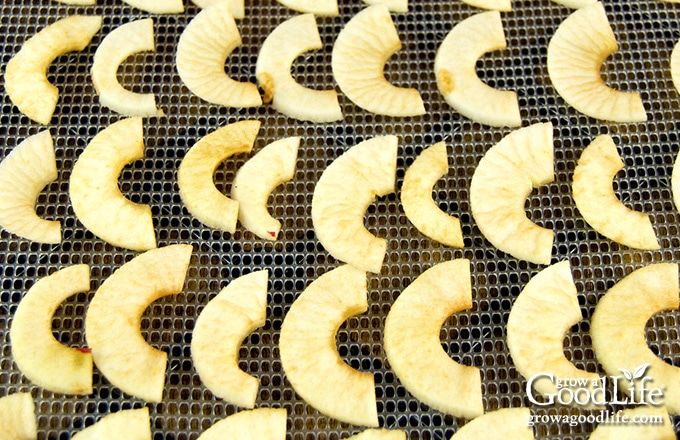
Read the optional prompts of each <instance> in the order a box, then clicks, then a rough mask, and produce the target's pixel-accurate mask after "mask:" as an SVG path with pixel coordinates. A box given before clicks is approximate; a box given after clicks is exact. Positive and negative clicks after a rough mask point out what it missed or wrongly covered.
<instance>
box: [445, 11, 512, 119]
mask: <svg viewBox="0 0 680 440" xmlns="http://www.w3.org/2000/svg"><path fill="white" fill-rule="evenodd" d="M506 47H507V45H506V42H505V33H504V32H503V22H502V21H501V13H500V12H498V11H488V12H482V13H479V14H475V15H472V16H470V17H468V18H466V19H465V20H463V21H461V22H460V23H458V24H457V25H456V26H454V27H453V29H451V31H449V33H448V34H447V35H446V37H445V38H444V41H442V43H441V45H440V46H439V49H437V54H436V56H435V60H434V71H435V75H436V77H437V87H438V88H439V91H440V92H441V93H442V95H443V96H444V99H445V100H446V102H448V103H449V105H450V106H451V107H453V108H454V109H455V110H457V111H458V112H460V113H461V114H462V115H463V116H466V117H468V118H470V119H472V120H473V121H475V122H479V123H482V124H486V125H490V126H493V127H519V126H521V125H522V118H521V116H520V111H519V102H518V101H517V94H516V93H515V92H514V91H511V90H498V89H495V88H493V87H490V86H489V85H488V84H486V83H485V82H483V81H482V80H481V79H479V76H477V70H476V66H477V60H479V59H480V58H481V57H482V56H483V55H484V54H485V53H487V52H492V51H496V50H501V49H505V48H506Z"/></svg>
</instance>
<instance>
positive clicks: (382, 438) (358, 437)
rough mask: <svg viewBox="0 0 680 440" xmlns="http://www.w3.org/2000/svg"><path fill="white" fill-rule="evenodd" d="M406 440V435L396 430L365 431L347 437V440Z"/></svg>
mask: <svg viewBox="0 0 680 440" xmlns="http://www.w3.org/2000/svg"><path fill="white" fill-rule="evenodd" d="M350 439H351V440H406V433H405V432H404V431H400V430H397V429H384V428H383V429H367V430H365V431H363V432H360V433H359V434H355V435H353V436H351V437H347V440H350Z"/></svg>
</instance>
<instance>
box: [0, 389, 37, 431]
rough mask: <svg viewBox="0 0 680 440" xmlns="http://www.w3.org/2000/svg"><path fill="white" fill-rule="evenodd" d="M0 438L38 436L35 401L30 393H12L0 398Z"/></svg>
mask: <svg viewBox="0 0 680 440" xmlns="http://www.w3.org/2000/svg"><path fill="white" fill-rule="evenodd" d="M0 438H2V439H3V440H35V439H37V438H38V421H37V418H36V416H35V403H33V397H31V394H30V393H14V394H8V395H6V396H5V397H2V398H0Z"/></svg>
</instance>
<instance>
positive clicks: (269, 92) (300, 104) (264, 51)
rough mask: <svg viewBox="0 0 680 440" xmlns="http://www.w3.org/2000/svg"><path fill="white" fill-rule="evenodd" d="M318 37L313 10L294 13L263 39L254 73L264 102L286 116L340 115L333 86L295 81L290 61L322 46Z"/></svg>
mask: <svg viewBox="0 0 680 440" xmlns="http://www.w3.org/2000/svg"><path fill="white" fill-rule="evenodd" d="M322 47H323V45H322V43H321V37H320V36H319V30H318V29H317V27H316V19H315V18H314V15H313V14H302V15H297V16H294V17H292V18H290V19H288V20H286V21H284V22H283V23H281V24H279V25H278V26H277V27H276V28H275V29H274V30H273V31H272V32H271V33H270V34H269V35H268V36H267V38H266V39H265V40H264V42H263V43H262V47H261V48H260V53H259V55H258V57H257V65H256V69H255V74H256V76H257V80H258V81H259V83H260V86H261V87H262V88H263V89H264V102H269V101H272V107H273V108H274V109H276V110H278V111H280V112H281V113H283V114H284V115H286V116H290V117H292V118H296V119H300V120H302V121H312V122H332V121H339V120H341V119H342V110H341V109H340V104H339V103H338V94H337V93H336V92H335V90H334V89H330V90H313V89H310V88H308V87H304V86H302V85H301V84H300V83H298V82H297V81H295V79H294V78H293V76H292V74H291V66H292V65H293V62H294V61H295V60H296V59H297V58H298V57H299V56H300V55H302V54H303V53H305V52H308V51H310V50H314V49H321V48H322Z"/></svg>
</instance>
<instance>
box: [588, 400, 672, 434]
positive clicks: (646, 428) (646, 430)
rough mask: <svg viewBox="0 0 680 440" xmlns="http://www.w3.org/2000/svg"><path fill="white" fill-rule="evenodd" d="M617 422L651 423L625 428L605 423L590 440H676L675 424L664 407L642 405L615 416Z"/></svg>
mask: <svg viewBox="0 0 680 440" xmlns="http://www.w3.org/2000/svg"><path fill="white" fill-rule="evenodd" d="M614 417H616V420H621V419H624V417H626V418H627V419H624V420H637V421H642V420H648V421H649V423H627V424H625V425H624V426H621V425H619V424H615V423H613V424H610V423H603V424H600V425H598V426H597V427H596V428H595V429H594V430H593V432H592V433H591V434H590V436H589V437H588V440H637V439H642V438H644V439H655V440H675V439H677V437H676V435H675V430H674V429H673V422H672V421H671V419H670V417H669V416H668V411H667V410H666V408H664V407H655V406H653V405H642V406H638V407H635V408H628V409H624V410H621V411H619V412H618V413H617V414H615V415H613V416H612V418H614Z"/></svg>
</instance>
